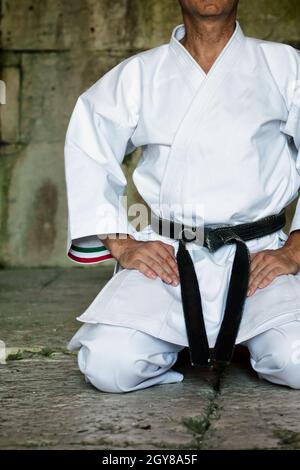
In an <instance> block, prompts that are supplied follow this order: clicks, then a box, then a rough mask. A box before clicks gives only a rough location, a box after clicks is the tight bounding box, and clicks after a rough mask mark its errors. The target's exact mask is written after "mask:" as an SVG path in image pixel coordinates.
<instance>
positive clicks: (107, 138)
mask: <svg viewBox="0 0 300 470" xmlns="http://www.w3.org/2000/svg"><path fill="white" fill-rule="evenodd" d="M139 73H140V71H139V64H138V61H137V60H136V58H131V59H127V60H125V61H123V62H122V63H121V64H119V65H117V66H116V67H114V68H113V69H112V70H110V71H109V72H108V73H107V74H105V75H104V76H103V77H102V78H101V79H100V80H98V81H97V82H96V83H95V84H94V85H93V86H92V87H90V88H89V89H88V90H87V91H86V92H84V93H83V94H82V95H81V96H80V97H79V98H78V100H77V102H76V105H75V108H74V110H73V113H72V116H71V119H70V122H69V126H68V130H67V134H66V140H65V149H64V155H65V178H66V189H67V204H68V239H67V256H68V257H69V258H71V259H72V260H73V261H75V262H78V263H81V264H86V263H98V262H101V261H104V260H106V259H108V258H112V256H111V254H110V252H109V251H108V250H107V249H106V248H105V246H104V245H103V244H102V243H101V241H100V240H99V238H98V237H97V235H98V234H108V233H128V234H131V235H132V236H134V230H133V227H132V225H131V224H130V223H129V222H128V219H127V211H126V209H125V208H124V207H123V204H122V202H123V201H122V196H123V194H124V190H125V188H126V184H127V182H126V178H125V175H124V173H123V171H122V167H121V164H122V161H123V159H124V157H125V155H126V154H127V153H129V152H130V151H132V150H133V148H134V146H133V144H132V142H131V137H132V135H133V133H134V131H135V129H136V126H137V123H138V117H139V106H140V98H139V97H140V94H139V90H140V87H139Z"/></svg>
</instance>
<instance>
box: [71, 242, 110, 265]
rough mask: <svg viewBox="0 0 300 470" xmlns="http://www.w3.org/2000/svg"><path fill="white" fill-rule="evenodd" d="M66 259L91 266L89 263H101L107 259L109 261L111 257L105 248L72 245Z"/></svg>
mask: <svg viewBox="0 0 300 470" xmlns="http://www.w3.org/2000/svg"><path fill="white" fill-rule="evenodd" d="M68 257H69V258H71V259H72V260H73V261H76V262H77V263H83V264H89V263H90V264H91V263H101V261H105V260H107V259H111V258H112V255H111V254H110V252H109V250H108V249H107V248H106V247H105V246H95V247H88V248H85V247H82V246H77V245H74V243H72V245H71V247H70V250H69V252H68Z"/></svg>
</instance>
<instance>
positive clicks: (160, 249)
mask: <svg viewBox="0 0 300 470" xmlns="http://www.w3.org/2000/svg"><path fill="white" fill-rule="evenodd" d="M153 253H155V256H156V257H157V256H159V257H160V260H161V262H162V263H163V264H166V265H167V266H166V269H167V270H168V268H169V269H171V274H172V276H173V277H175V278H176V279H177V280H178V279H179V271H178V265H177V260H176V257H175V254H174V248H173V247H172V246H170V245H167V244H166V243H161V242H156V243H155V244H153Z"/></svg>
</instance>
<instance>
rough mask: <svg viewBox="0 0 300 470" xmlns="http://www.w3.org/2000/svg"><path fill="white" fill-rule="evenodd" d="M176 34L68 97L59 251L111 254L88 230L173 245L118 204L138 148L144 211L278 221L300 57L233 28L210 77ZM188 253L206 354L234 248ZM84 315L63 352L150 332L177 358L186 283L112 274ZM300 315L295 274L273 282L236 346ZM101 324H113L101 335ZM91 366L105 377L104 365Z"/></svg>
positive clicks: (287, 185)
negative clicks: (128, 158) (129, 158)
mask: <svg viewBox="0 0 300 470" xmlns="http://www.w3.org/2000/svg"><path fill="white" fill-rule="evenodd" d="M184 34H185V31H184V26H183V25H179V26H178V27H176V28H175V29H174V31H173V34H172V37H171V40H170V43H169V44H164V45H162V46H160V47H157V48H154V49H151V50H149V51H146V52H142V53H139V54H137V55H135V56H133V57H131V58H129V59H127V60H125V61H123V62H122V63H120V64H119V65H117V66H116V67H114V68H113V69H112V70H111V71H109V72H108V73H107V74H106V75H104V76H103V77H102V78H101V79H100V80H98V81H97V82H96V83H95V84H94V85H93V86H92V87H91V88H89V89H88V90H87V91H86V92H84V93H83V94H82V95H81V96H80V97H79V99H78V101H77V103H76V106H75V109H74V111H73V114H72V117H71V120H70V124H69V128H68V132H67V137H66V145H65V168H66V183H67V196H68V208H69V224H68V246H67V253H68V255H69V256H70V258H72V259H73V260H74V261H76V262H80V263H93V262H100V261H102V260H103V259H107V258H109V257H111V255H110V253H109V251H108V250H107V249H106V248H105V247H104V246H103V245H102V244H101V242H100V241H99V239H98V238H97V236H96V235H97V234H103V233H123V232H127V233H130V234H131V235H133V236H134V237H135V238H136V239H138V240H149V239H152V240H163V241H165V242H166V243H170V244H172V245H173V246H174V248H175V251H176V249H177V242H176V241H174V240H170V239H169V238H165V237H162V236H159V235H157V234H156V233H154V232H153V231H152V229H151V227H150V226H147V227H146V228H145V229H144V230H143V231H141V232H137V231H135V230H134V229H133V227H132V226H131V225H130V224H129V223H128V221H127V214H126V211H125V210H123V209H122V208H121V207H120V202H119V198H120V196H121V195H122V194H123V193H124V190H125V187H126V178H125V176H124V173H123V171H122V168H121V163H122V161H123V159H124V156H125V155H126V153H128V152H130V151H132V150H133V149H134V148H137V147H141V148H142V157H141V159H140V161H139V163H138V166H137V168H136V169H135V171H134V174H133V179H134V183H135V185H136V187H137V189H138V191H139V193H140V194H141V196H142V197H143V199H144V200H145V201H146V203H147V204H148V205H149V206H150V207H151V208H152V210H153V211H154V212H155V213H156V214H157V215H161V216H162V217H164V218H168V217H169V216H170V211H169V207H170V206H171V207H172V209H174V206H176V205H177V207H178V208H179V209H178V212H176V211H175V219H177V220H180V221H182V220H183V217H182V213H181V211H180V208H181V207H182V206H183V205H184V204H189V205H190V206H191V207H192V208H193V209H192V212H193V213H191V214H189V213H188V214H186V215H187V218H188V217H191V216H195V215H196V216H200V217H201V216H203V215H204V219H205V223H206V224H215V223H222V224H240V223H244V222H248V221H255V220H258V219H260V218H262V217H264V216H267V215H271V214H276V213H278V212H280V211H281V210H282V209H283V208H284V207H286V206H287V205H288V204H289V203H290V202H291V201H292V200H293V199H295V198H296V197H297V193H298V189H299V186H300V171H299V165H300V164H299V162H300V158H299V148H300V99H299V96H298V95H299V87H297V80H300V56H299V52H298V51H296V50H295V49H293V48H292V47H290V46H287V45H284V44H277V43H272V42H266V41H262V40H257V39H253V38H248V37H245V36H244V34H243V32H242V30H241V28H240V25H239V24H238V22H237V24H236V29H235V32H234V34H233V36H232V37H231V39H230V40H229V42H228V43H227V45H226V46H225V48H224V49H223V51H222V52H221V54H220V56H219V57H218V59H217V60H216V62H215V63H214V65H213V67H212V68H211V70H210V71H209V72H208V74H205V73H204V71H203V70H202V69H201V67H200V66H199V65H198V63H197V62H196V61H195V60H194V59H193V58H192V56H191V55H190V54H189V52H188V51H187V50H186V49H185V48H184V47H183V46H182V44H181V43H180V42H179V40H180V39H181V38H182V37H183V36H184ZM198 210H199V213H198V212H197V211H198ZM203 210H204V213H203V212H202V211H203ZM200 212H201V213H200ZM173 214H174V212H173ZM184 221H186V220H185V219H184ZM295 229H300V204H299V203H298V205H297V209H296V213H295V216H294V219H293V222H292V226H291V231H292V230H295ZM286 238H287V236H286V235H285V234H284V232H283V231H282V230H279V231H278V232H276V233H274V234H272V235H268V236H265V237H263V238H260V239H254V240H251V241H249V242H247V245H248V247H249V250H250V251H251V252H257V251H261V250H264V249H276V248H279V247H280V246H282V245H283V244H284V241H285V240H286ZM188 249H189V250H190V253H191V256H192V258H193V260H194V264H195V270H196V272H197V276H198V281H199V286H200V291H201V296H202V304H203V310H204V317H205V324H206V330H207V335H208V339H209V344H210V346H211V347H212V346H213V345H214V343H215V340H216V336H217V333H218V331H219V328H220V324H221V321H222V315H223V311H224V306H225V300H226V295H227V288H228V281H229V278H230V274H231V266H232V261H233V257H234V253H235V246H234V245H228V246H224V247H222V248H221V249H219V250H218V251H217V252H215V253H210V252H208V250H207V249H206V248H204V247H197V249H195V246H194V244H193V243H190V244H189V245H188ZM78 320H80V321H82V322H84V323H85V325H84V326H83V327H82V328H81V329H80V330H79V331H78V332H77V334H76V335H75V336H74V337H73V339H72V340H71V342H70V345H69V346H70V349H76V348H80V347H81V346H82V345H83V344H86V343H87V342H89V341H90V337H91V335H92V338H93V340H92V341H94V344H100V345H101V344H105V341H104V340H103V339H102V340H101V338H100V337H101V334H100V332H101V331H104V325H106V327H105V328H106V331H107V335H108V337H109V338H110V339H109V340H108V343H109V345H110V349H109V351H108V350H107V351H106V356H107V357H110V356H111V354H112V351H111V349H115V348H116V350H118V356H119V357H121V356H122V355H123V354H124V350H123V349H122V348H121V347H120V348H119V346H118V341H117V340H116V339H114V334H113V333H112V332H113V331H116V327H123V329H124V331H125V330H126V331H127V332H128V330H131V332H132V331H137V332H139V335H138V334H137V336H138V337H139V338H140V340H141V338H142V337H143V335H144V338H146V337H149V335H150V337H151V338H152V340H153V341H156V342H157V343H159V342H160V341H162V342H163V343H165V342H167V344H172V345H173V346H174V345H176V347H175V351H177V348H178V346H181V347H183V346H186V345H187V337H186V331H185V325H184V317H183V311H182V305H181V298H180V287H179V286H177V287H173V286H170V285H167V284H165V283H163V282H162V281H161V280H160V279H156V280H151V279H148V278H146V277H145V276H144V275H143V274H141V273H139V272H138V271H136V270H127V269H125V270H124V269H120V270H118V272H116V273H115V274H114V276H113V277H112V279H111V280H110V281H109V282H108V283H107V285H106V286H105V287H104V289H102V291H101V292H100V293H99V295H98V296H97V297H96V298H95V299H94V301H93V302H92V303H91V305H90V306H89V307H88V309H87V310H86V311H85V312H84V313H83V314H82V315H81V316H80V317H78ZM299 320H300V273H298V274H297V275H295V276H294V275H286V276H280V277H278V278H276V279H275V280H274V281H273V282H272V283H271V284H270V285H269V286H268V287H266V288H265V289H261V290H258V291H257V292H256V293H255V294H254V295H253V296H251V297H249V298H247V300H246V304H245V308H244V314H243V319H242V323H241V327H240V330H239V335H238V338H237V342H238V343H241V342H246V341H247V340H249V339H250V338H253V337H254V336H257V335H259V334H261V333H263V332H266V331H267V330H270V329H271V328H278V327H279V326H280V327H281V326H282V325H283V324H287V323H290V322H298V321H299ZM108 325H111V326H114V327H115V328H111V329H110V330H107V328H108ZM297 325H298V323H297ZM100 327H101V328H100ZM119 329H120V328H118V330H119ZM96 331H97V332H99V335H100V336H99V337H98V339H96V337H95V332H96ZM108 331H111V333H110V334H109V332H108ZM272 331H273V330H272ZM124 334H125V333H124ZM299 334H300V333H299ZM102 337H103V335H102ZM129 344H130V343H129ZM153 344H154V343H153ZM247 344H248V343H247ZM109 345H108V346H109ZM95 347H96V346H95ZM164 347H165V346H164ZM83 349H84V348H83ZM83 349H82V350H81V353H80V355H79V360H80V361H81V362H80V364H81V370H83V369H85V367H83V366H82V364H83V362H84V363H85V360H84V357H83V356H84V350H83ZM250 349H251V348H250ZM89 351H90V350H89ZM177 352H178V351H177ZM85 353H87V347H85ZM91 355H92V353H91V351H90V352H89V355H88V356H89V358H91ZM253 355H254V352H253ZM85 356H86V354H85ZM253 357H254V356H253ZM85 359H86V358H85ZM253 361H255V359H253ZM171 362H172V361H171ZM92 363H93V364H94V365H93V367H96V368H97V371H96V373H97V374H98V373H99V374H101V367H102V368H103V367H104V366H103V363H102V361H100V362H99V364H98V363H96V362H93V360H92ZM257 363H259V361H256V362H255V364H256V365H257ZM253 365H254V362H253ZM270 367H271V366H270ZM271 369H272V367H271V368H270V370H271ZM102 370H103V369H102ZM272 370H273V369H272ZM297 370H298V369H297ZM94 372H95V371H94ZM163 373H165V371H164V369H163V368H162V369H161V374H163ZM86 375H91V374H86ZM92 375H93V374H92ZM265 375H267V374H265ZM169 377H170V376H169ZM176 377H177V378H178V375H177V376H176ZM162 380H164V379H162ZM146 383H147V381H146V382H145V384H146ZM149 383H150V382H149ZM145 386H147V385H145ZM108 388H109V387H108ZM112 388H113V387H112ZM129 388H130V387H129ZM140 388H141V387H140ZM131 389H133V388H132V387H131Z"/></svg>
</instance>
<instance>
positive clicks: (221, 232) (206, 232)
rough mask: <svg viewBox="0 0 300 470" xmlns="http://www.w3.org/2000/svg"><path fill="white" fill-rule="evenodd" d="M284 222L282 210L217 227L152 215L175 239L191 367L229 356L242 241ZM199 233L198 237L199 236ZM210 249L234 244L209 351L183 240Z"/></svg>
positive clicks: (237, 312)
mask: <svg viewBox="0 0 300 470" xmlns="http://www.w3.org/2000/svg"><path fill="white" fill-rule="evenodd" d="M285 223H286V218H285V211H284V210H283V211H282V212H281V213H280V214H277V215H271V216H267V217H264V218H263V219H260V220H257V221H256V222H250V223H245V224H239V225H230V226H229V225H226V226H224V225H223V226H218V227H217V228H211V227H205V226H204V229H203V227H202V228H200V229H199V227H191V226H186V225H182V224H180V223H177V222H173V221H169V220H166V219H162V218H160V217H157V216H156V215H155V214H152V220H151V225H152V228H153V230H154V231H155V232H157V233H159V234H160V235H163V236H168V237H169V238H173V239H177V240H179V247H178V251H177V263H178V270H179V277H180V286H181V297H182V306H183V312H184V318H185V325H186V330H187V337H188V343H189V351H190V358H191V363H192V365H193V366H212V365H214V364H216V363H221V364H228V363H229V362H230V360H231V358H232V355H233V351H234V346H235V341H236V337H237V334H238V330H239V326H240V323H241V319H242V312H243V307H244V303H245V299H246V295H247V289H248V282H249V271H250V253H249V250H248V247H247V245H246V243H245V242H246V241H248V240H252V239H254V238H260V237H263V236H265V235H269V234H271V233H274V232H276V231H277V230H280V229H282V228H283V227H284V225H285ZM201 235H202V236H201ZM199 241H200V243H201V245H203V246H205V247H206V248H208V250H209V251H211V252H214V251H216V250H218V249H219V248H221V247H222V246H224V245H226V244H232V243H235V244H236V252H235V257H234V261H233V265H232V271H231V278H230V283H229V288H228V295H227V300H226V306H225V311H224V316H223V320H222V323H221V328H220V331H219V334H218V337H217V340H216V344H215V347H214V349H213V350H212V351H210V349H209V344H208V339H207V334H206V330H205V323H204V317H203V310H202V303H201V294H200V290H199V285H198V280H197V275H196V272H195V268H194V264H193V261H192V258H191V256H190V254H189V252H188V250H187V249H186V243H188V242H196V243H199Z"/></svg>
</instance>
